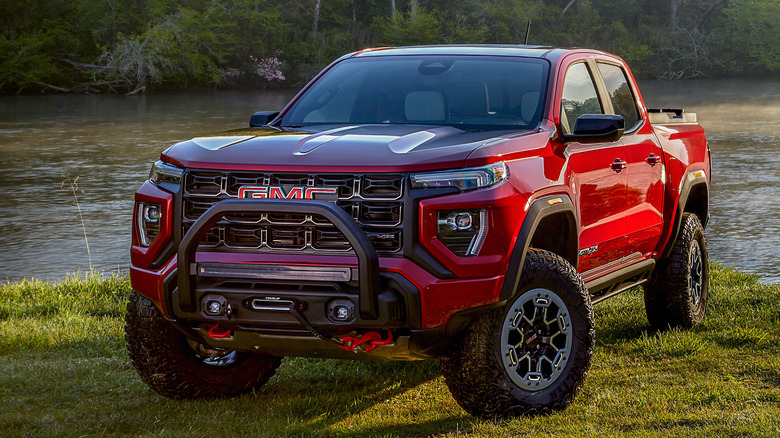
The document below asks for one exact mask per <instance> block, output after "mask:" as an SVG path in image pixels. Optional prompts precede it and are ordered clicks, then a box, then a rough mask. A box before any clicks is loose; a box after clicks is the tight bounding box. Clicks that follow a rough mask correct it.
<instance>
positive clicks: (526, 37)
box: [523, 20, 531, 46]
mask: <svg viewBox="0 0 780 438" xmlns="http://www.w3.org/2000/svg"><path fill="white" fill-rule="evenodd" d="M529 33H531V20H528V27H526V28H525V42H524V43H523V44H524V45H526V46H527V45H528V34H529Z"/></svg>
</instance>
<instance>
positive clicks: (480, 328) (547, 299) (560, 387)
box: [442, 250, 595, 417]
mask: <svg viewBox="0 0 780 438" xmlns="http://www.w3.org/2000/svg"><path fill="white" fill-rule="evenodd" d="M515 296H516V298H514V299H513V300H512V301H510V303H509V304H508V305H507V306H505V307H503V308H500V309H495V310H491V311H488V312H485V313H483V314H482V315H481V316H480V317H479V318H477V319H476V320H475V321H474V322H473V323H472V324H471V326H470V327H469V328H468V329H467V331H466V334H465V336H464V337H463V339H461V341H460V343H459V345H458V347H457V348H456V350H455V351H454V352H453V354H452V355H450V356H449V357H447V358H445V359H443V360H442V369H443V373H444V377H445V380H446V383H447V386H448V387H449V389H450V392H451V393H452V395H453V397H454V398H455V400H457V402H458V403H459V404H460V405H461V406H462V407H463V408H464V409H465V410H466V411H468V412H470V413H472V414H475V415H479V416H483V417H503V416H512V415H534V414H542V413H547V412H550V411H552V410H558V409H563V408H564V407H566V406H567V405H568V404H569V403H571V401H572V400H573V399H574V396H575V395H576V393H577V392H578V391H579V389H580V387H581V386H582V383H583V382H584V380H585V376H586V375H587V371H588V369H589V367H590V360H591V356H592V354H593V344H594V334H595V330H594V321H593V309H592V307H591V303H590V298H589V295H588V291H587V289H586V288H585V285H584V284H583V282H582V280H581V279H580V277H579V275H578V274H577V272H576V270H575V269H574V268H573V267H572V266H571V265H570V264H569V263H568V262H567V261H566V260H564V259H563V258H561V257H559V256H557V255H555V254H552V253H550V252H547V251H540V250H531V251H529V253H528V254H527V256H526V259H525V263H524V265H523V278H522V280H521V283H520V285H519V287H518V290H517V293H516V295H515Z"/></svg>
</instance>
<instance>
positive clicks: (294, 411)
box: [248, 358, 470, 436]
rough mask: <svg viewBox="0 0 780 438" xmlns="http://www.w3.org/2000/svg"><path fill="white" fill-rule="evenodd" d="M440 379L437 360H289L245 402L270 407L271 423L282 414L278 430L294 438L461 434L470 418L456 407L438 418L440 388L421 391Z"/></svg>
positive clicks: (439, 412)
mask: <svg viewBox="0 0 780 438" xmlns="http://www.w3.org/2000/svg"><path fill="white" fill-rule="evenodd" d="M439 376H441V371H440V369H439V364H438V361H436V360H427V361H420V362H366V361H349V360H321V359H303V358H288V359H285V361H284V362H283V364H282V366H281V367H280V369H279V374H278V375H277V376H276V377H275V378H274V379H272V380H271V381H270V382H269V383H268V384H267V385H266V386H265V387H264V388H263V389H262V390H261V391H260V392H258V393H255V394H254V395H251V396H249V397H248V398H254V399H255V400H256V401H261V400H258V399H262V403H263V404H266V406H267V405H268V404H271V405H272V406H271V411H270V412H269V419H272V418H271V417H278V416H284V417H285V418H286V420H285V423H286V425H285V427H284V428H283V429H281V430H279V432H280V433H283V434H287V435H292V436H298V435H332V434H333V433H334V430H333V428H334V427H336V428H337V429H339V433H338V434H339V435H343V434H346V436H375V435H390V436H405V435H431V434H439V433H446V432H451V431H454V430H456V429H457V430H463V423H464V419H465V418H470V417H468V416H467V414H465V413H464V412H463V411H461V410H460V409H459V408H457V411H456V412H454V413H453V415H452V416H449V417H446V418H441V417H442V413H443V412H442V409H440V406H439V404H440V403H442V400H441V399H440V398H439V397H437V393H436V391H438V390H440V389H441V388H434V389H433V390H432V389H431V388H430V387H429V386H430V385H427V386H426V387H424V388H423V387H422V386H423V385H426V384H429V383H430V382H431V381H433V380H435V379H437V378H438V377H439ZM433 386H434V387H436V386H438V384H433ZM443 390H444V391H447V389H446V388H443ZM447 397H449V393H447ZM450 401H451V400H450ZM383 405H385V406H383ZM449 405H450V406H451V405H452V403H449ZM450 409H451V407H450ZM434 418H436V419H435V420H434ZM277 420H278V418H277ZM393 420H396V421H397V422H398V424H393V423H394V422H393ZM341 423H343V424H341ZM376 424H379V425H377V426H375V425H376ZM380 425H381V426H380ZM352 430H354V432H352ZM350 434H352V435H350Z"/></svg>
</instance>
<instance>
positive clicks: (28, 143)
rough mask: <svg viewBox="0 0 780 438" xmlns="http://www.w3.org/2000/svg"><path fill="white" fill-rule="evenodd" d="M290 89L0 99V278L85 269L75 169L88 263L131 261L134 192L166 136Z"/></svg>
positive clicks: (257, 106) (224, 123)
mask: <svg viewBox="0 0 780 438" xmlns="http://www.w3.org/2000/svg"><path fill="white" fill-rule="evenodd" d="M292 95H293V93H291V92H289V91H284V92H270V93H259V92H256V93H252V92H207V93H187V94H184V93H176V94H162V95H154V96H127V97H126V96H43V97H3V98H0V172H2V178H0V189H1V190H2V191H3V195H2V196H0V229H1V230H2V239H0V280H4V279H11V280H13V279H18V278H21V277H36V278H42V279H55V278H62V277H64V276H65V273H72V272H76V271H77V270H80V271H82V272H84V271H88V270H89V259H88V257H87V250H86V246H85V243H84V235H83V232H82V229H81V222H80V221H79V216H78V212H77V209H76V206H75V205H74V204H73V195H72V194H71V192H70V191H69V190H67V191H66V190H61V189H60V186H61V177H60V172H61V171H62V170H67V171H68V172H69V173H70V174H71V175H72V176H73V177H78V185H79V188H80V189H82V190H83V191H84V194H83V195H82V196H81V199H80V200H79V202H80V205H81V210H82V214H83V216H84V224H85V227H86V230H87V236H88V238H89V248H90V250H91V253H92V262H93V265H94V267H95V268H96V269H99V270H101V271H116V270H117V269H118V268H121V269H127V268H128V266H129V265H130V223H131V222H132V208H133V193H134V192H135V191H136V189H138V187H139V186H140V185H141V183H142V182H143V181H144V179H145V178H146V177H147V176H148V174H149V168H150V166H151V163H152V162H153V161H154V160H156V159H157V158H158V157H159V156H160V152H161V151H162V150H164V149H165V148H166V147H168V146H170V145H171V144H173V143H175V142H177V141H181V140H186V139H189V138H191V137H194V136H197V135H200V134H207V133H211V132H215V131H222V130H226V129H231V128H240V127H244V126H247V124H248V121H249V116H250V115H251V114H252V113H253V112H254V111H259V110H279V109H281V108H282V107H283V106H284V104H285V103H286V102H287V101H288V100H289V99H290V98H291V97H292Z"/></svg>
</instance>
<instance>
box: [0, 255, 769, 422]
mask: <svg viewBox="0 0 780 438" xmlns="http://www.w3.org/2000/svg"><path fill="white" fill-rule="evenodd" d="M711 273H712V282H711V286H710V287H711V290H710V293H711V298H710V299H711V301H710V304H711V305H710V308H709V310H708V315H707V317H706V318H705V320H704V323H702V324H701V325H699V326H697V327H695V328H694V329H692V330H688V331H681V330H671V331H664V332H652V331H650V329H649V328H648V325H647V320H646V318H645V315H644V307H643V305H642V298H641V294H640V293H639V292H638V291H630V292H626V293H624V294H622V295H619V296H618V297H615V298H613V299H610V300H607V301H605V302H604V303H601V304H598V305H596V307H595V310H596V324H597V336H596V338H597V343H596V351H595V354H594V362H593V366H592V367H591V370H590V373H589V376H588V379H587V380H586V382H585V387H584V390H583V392H582V393H581V394H580V395H579V396H578V398H577V399H576V400H575V402H574V403H573V404H572V405H571V406H570V407H569V408H568V409H566V410H565V411H563V412H559V413H555V414H553V415H550V416H545V417H538V418H518V419H512V420H505V421H486V420H481V419H478V418H475V417H472V416H469V415H468V414H466V413H465V412H464V411H463V410H462V409H460V407H458V405H457V404H456V403H455V401H454V400H453V399H452V397H451V396H450V395H449V392H448V391H447V388H446V386H445V384H444V381H443V378H442V377H441V374H440V371H439V367H438V363H437V362H436V361H423V362H406V363H369V362H352V361H337V360H315V359H300V358H297V359H296V358H288V359H285V360H284V361H283V363H282V366H281V367H280V368H279V372H278V373H277V375H276V376H275V377H273V378H272V379H271V380H270V381H269V383H268V384H267V385H266V386H264V387H263V388H262V389H261V390H260V391H258V392H256V393H252V394H248V395H245V396H242V397H240V398H238V399H234V400H217V401H196V402H177V401H172V400H168V399H165V398H163V397H160V396H158V395H156V394H155V393H154V392H152V391H151V390H150V389H148V388H147V387H146V386H145V385H144V384H143V383H142V382H141V380H140V379H139V378H138V377H137V375H136V373H135V371H134V370H133V368H132V367H131V365H130V363H129V359H128V357H127V354H126V352H125V350H124V348H125V347H124V340H123V330H122V326H123V321H122V319H123V318H122V315H123V314H124V307H125V303H126V300H127V297H128V295H129V293H130V285H129V282H128V280H127V277H126V276H124V275H113V276H108V277H102V276H99V275H95V274H91V275H87V276H86V277H77V276H73V277H69V278H68V279H66V280H64V281H61V282H58V283H47V282H41V281H34V280H31V281H22V282H17V283H7V284H4V285H0V399H2V400H3V409H2V410H0V430H2V431H3V435H8V436H29V437H36V436H73V437H76V436H94V435H100V436H138V435H144V436H161V437H163V436H171V437H174V436H175V437H178V436H183V435H184V436H206V435H213V434H214V433H215V432H216V434H217V435H224V436H354V437H367V436H432V435H437V436H477V437H479V436H539V435H544V436H552V435H555V436H573V437H579V436H583V435H599V436H690V435H694V436H752V437H764V436H765V437H776V436H778V435H780V421H779V420H778V418H780V371H778V370H780V343H778V342H777V340H778V338H779V337H780V285H776V284H775V285H767V284H762V283H760V282H759V281H758V279H757V278H756V277H754V276H751V275H748V274H744V273H741V272H738V271H735V270H733V269H730V268H725V267H723V266H720V265H717V264H716V265H713V266H712V270H711Z"/></svg>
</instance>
